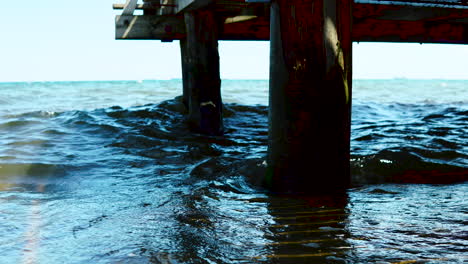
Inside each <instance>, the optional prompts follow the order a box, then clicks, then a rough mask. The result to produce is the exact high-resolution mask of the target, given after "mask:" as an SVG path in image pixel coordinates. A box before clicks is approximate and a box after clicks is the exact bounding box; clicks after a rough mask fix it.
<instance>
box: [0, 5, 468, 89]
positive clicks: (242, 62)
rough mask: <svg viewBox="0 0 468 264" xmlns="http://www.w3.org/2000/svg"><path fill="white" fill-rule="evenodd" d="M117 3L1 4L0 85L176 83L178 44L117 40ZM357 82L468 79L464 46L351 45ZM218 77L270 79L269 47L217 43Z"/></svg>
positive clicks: (254, 44) (178, 72)
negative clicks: (106, 82) (33, 83)
mask: <svg viewBox="0 0 468 264" xmlns="http://www.w3.org/2000/svg"><path fill="white" fill-rule="evenodd" d="M118 2H120V3H121V2H123V1H122V0H120V1H119V0H114V1H113V0H101V1H95V0H81V1H78V2H70V1H63V0H47V1H33V0H23V1H20V2H19V1H6V2H5V3H2V11H3V12H2V16H0V24H1V25H2V37H1V40H2V41H1V44H0V45H1V46H0V47H1V49H0V60H1V63H0V72H1V74H0V82H9V81H74V80H143V79H172V78H180V77H181V69H180V68H181V67H180V52H179V43H178V41H174V42H172V43H161V42H160V41H156V40H155V41H150V40H139V41H130V40H115V39H114V29H115V25H114V16H115V15H116V14H118V13H119V12H121V11H113V10H112V4H113V3H118ZM353 49H354V53H353V76H354V78H355V79H389V78H410V79H468V45H436V44H423V45H420V44H390V43H360V44H358V43H355V44H354V45H353ZM219 50H220V56H221V77H222V78H223V79H268V75H269V73H268V70H269V43H268V42H226V41H221V42H220V44H219Z"/></svg>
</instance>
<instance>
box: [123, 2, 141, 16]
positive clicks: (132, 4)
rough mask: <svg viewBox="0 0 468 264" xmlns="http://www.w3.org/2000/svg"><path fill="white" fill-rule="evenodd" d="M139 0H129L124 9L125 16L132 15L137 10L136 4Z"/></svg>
mask: <svg viewBox="0 0 468 264" xmlns="http://www.w3.org/2000/svg"><path fill="white" fill-rule="evenodd" d="M137 2H138V0H127V2H126V3H125V6H124V10H123V12H122V15H123V16H131V15H133V12H134V11H135V8H136V5H137Z"/></svg>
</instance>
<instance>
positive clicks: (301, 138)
mask: <svg viewBox="0 0 468 264" xmlns="http://www.w3.org/2000/svg"><path fill="white" fill-rule="evenodd" d="M352 2H353V1H352V0H273V1H272V5H271V25H270V30H271V31H270V41H271V44H270V45H271V50H270V52H271V53H270V112H269V144H268V157H267V163H268V169H267V174H266V178H265V184H266V185H267V186H268V187H269V188H271V189H272V190H273V191H275V192H280V193H296V194H319V193H334V192H343V191H344V190H345V189H346V187H348V185H349V182H350V167H349V151H350V120H351V117H350V113H351V81H352V76H351V48H352V42H351V27H352V13H351V9H352Z"/></svg>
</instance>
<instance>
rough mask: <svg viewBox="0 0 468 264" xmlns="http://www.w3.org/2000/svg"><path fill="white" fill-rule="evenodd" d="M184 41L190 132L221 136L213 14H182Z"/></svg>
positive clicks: (182, 44) (215, 25)
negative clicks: (185, 34)
mask: <svg viewBox="0 0 468 264" xmlns="http://www.w3.org/2000/svg"><path fill="white" fill-rule="evenodd" d="M184 18H185V25H186V32H187V38H186V40H182V41H181V49H182V64H183V65H182V71H183V74H184V76H183V79H184V99H185V100H186V103H187V105H188V112H189V113H188V122H189V125H190V127H191V128H192V130H194V131H196V132H199V133H203V134H208V135H219V134H222V133H223V119H222V109H223V105H222V100H221V79H220V74H219V53H218V26H217V22H216V19H215V16H214V14H213V12H212V11H206V10H205V11H190V12H186V13H184Z"/></svg>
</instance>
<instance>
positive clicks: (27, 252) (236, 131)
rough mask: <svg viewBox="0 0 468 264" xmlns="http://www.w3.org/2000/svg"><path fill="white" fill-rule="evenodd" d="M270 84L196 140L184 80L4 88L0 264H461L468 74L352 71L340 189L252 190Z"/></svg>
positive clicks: (233, 83)
mask: <svg viewBox="0 0 468 264" xmlns="http://www.w3.org/2000/svg"><path fill="white" fill-rule="evenodd" d="M268 86H269V84H268V81H267V80H223V81H222V97H223V102H224V104H225V109H224V115H225V117H224V120H225V135H223V136H204V135H199V134H195V133H191V132H190V131H188V129H187V126H186V125H185V122H184V117H185V109H184V107H183V105H182V104H181V99H180V95H181V93H182V81H181V80H144V81H97V82H96V81H89V82H29V83H26V82H16V83H0V94H1V96H0V263H2V264H8V263H12V264H16V263H28V264H34V263H45V264H49V263H83V264H85V263H86V264H89V263H93V264H98V263H158V264H167V263H209V264H212V263H213V264H214V263H286V264H289V263H294V264H296V263H351V264H354V263H399V264H403V263H467V262H468V254H467V250H468V182H467V180H468V81H463V80H409V79H392V80H355V81H354V82H353V108H352V134H351V140H352V142H351V160H350V162H351V172H352V178H353V186H352V187H351V188H349V190H348V191H347V193H346V195H344V196H342V197H333V196H315V197H314V196H311V197H298V196H292V195H280V194H274V193H270V192H268V190H265V189H263V188H262V187H261V186H258V185H256V184H255V183H254V182H255V179H253V178H255V177H259V176H258V175H262V169H264V168H263V166H264V165H263V164H264V159H265V156H266V153H267V139H268ZM313 171H314V170H313V168H311V170H310V171H309V172H307V173H308V174H313ZM305 176H310V177H320V176H321V175H305Z"/></svg>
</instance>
